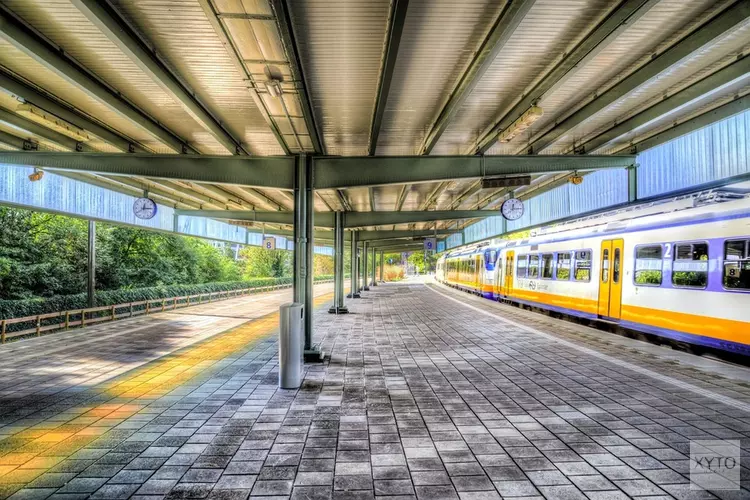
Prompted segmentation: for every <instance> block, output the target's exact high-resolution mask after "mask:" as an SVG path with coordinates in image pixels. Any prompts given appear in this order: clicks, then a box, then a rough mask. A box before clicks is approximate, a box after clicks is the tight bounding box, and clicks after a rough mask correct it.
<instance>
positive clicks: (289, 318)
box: [279, 302, 305, 389]
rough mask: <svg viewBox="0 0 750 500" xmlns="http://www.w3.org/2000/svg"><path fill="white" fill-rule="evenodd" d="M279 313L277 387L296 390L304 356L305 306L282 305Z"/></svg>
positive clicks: (296, 304) (299, 381) (296, 303)
mask: <svg viewBox="0 0 750 500" xmlns="http://www.w3.org/2000/svg"><path fill="white" fill-rule="evenodd" d="M279 312H280V318H279V387H280V388H282V389H298V388H299V386H300V385H301V384H302V366H303V363H304V354H305V336H304V334H303V329H304V324H305V305H304V304H300V303H298V302H293V303H291V304H284V305H282V306H281V308H280V311H279Z"/></svg>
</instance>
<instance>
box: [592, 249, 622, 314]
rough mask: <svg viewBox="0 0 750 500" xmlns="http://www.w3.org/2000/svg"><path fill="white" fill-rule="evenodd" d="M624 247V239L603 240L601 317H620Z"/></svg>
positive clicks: (600, 272)
mask: <svg viewBox="0 0 750 500" xmlns="http://www.w3.org/2000/svg"><path fill="white" fill-rule="evenodd" d="M623 247H624V241H623V240H604V241H602V252H601V255H600V259H601V261H600V263H601V265H600V266H599V306H598V307H599V309H598V314H599V317H601V318H613V319H620V310H621V308H622V256H623Z"/></svg>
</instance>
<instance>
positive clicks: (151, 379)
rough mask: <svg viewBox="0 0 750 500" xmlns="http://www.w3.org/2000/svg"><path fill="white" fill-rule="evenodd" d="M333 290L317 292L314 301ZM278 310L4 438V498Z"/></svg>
mask: <svg viewBox="0 0 750 500" xmlns="http://www.w3.org/2000/svg"><path fill="white" fill-rule="evenodd" d="M332 297H333V294H331V293H328V294H325V295H320V296H318V297H316V298H315V301H314V304H315V307H316V308H317V307H320V306H321V305H323V304H325V303H327V302H330V301H331V299H332ZM278 325H279V314H278V313H272V314H267V315H265V316H262V317H260V318H258V319H256V320H251V321H248V322H247V323H244V324H242V325H241V326H238V327H236V328H233V329H231V330H229V331H227V332H225V333H221V334H218V335H215V336H214V337H211V338H210V339H207V340H205V341H203V342H199V343H197V344H193V345H192V346H190V347H186V348H184V349H181V350H178V351H176V352H173V353H170V354H168V355H166V356H164V357H162V358H159V359H157V360H154V361H152V362H150V363H148V364H146V365H144V366H142V367H139V368H136V369H134V370H131V371H130V372H128V373H126V374H124V375H121V376H119V377H117V378H116V379H114V380H111V381H108V382H104V383H102V384H99V385H97V386H94V387H92V388H91V390H92V391H93V392H98V393H103V394H106V395H107V396H109V397H110V398H111V399H110V401H109V402H107V403H105V404H100V405H97V406H79V407H74V408H68V409H65V410H64V411H62V412H61V413H60V414H58V415H55V416H53V417H50V418H48V419H45V420H44V421H42V422H40V423H38V424H36V425H34V426H32V427H30V428H27V429H23V430H19V432H17V433H15V434H13V435H12V436H11V437H9V438H6V439H4V440H2V441H0V498H7V497H8V496H10V495H11V494H12V493H13V492H14V491H17V490H18V489H21V488H22V487H24V486H25V485H26V484H28V483H30V482H31V481H33V480H34V479H36V478H37V477H39V476H40V475H41V474H44V473H45V472H47V471H48V470H49V469H50V468H52V467H54V466H55V465H57V464H58V463H60V462H61V461H63V460H65V459H66V458H68V457H70V456H71V455H73V454H74V453H76V452H77V451H79V450H81V449H82V448H84V447H85V446H86V445H88V444H89V443H91V442H92V441H94V440H96V439H97V438H99V437H101V436H102V435H103V434H105V433H106V432H107V431H108V430H110V429H112V428H114V427H115V426H117V425H119V424H120V423H122V422H123V421H125V420H126V419H128V418H129V417H132V416H133V415H135V414H137V413H138V412H139V411H141V410H143V409H144V408H145V407H146V406H147V405H148V404H149V402H150V401H153V400H155V399H158V398H160V397H162V396H164V395H166V394H168V393H169V392H171V391H173V390H174V389H176V388H178V387H179V386H180V385H182V384H183V383H185V382H187V381H189V380H190V379H192V378H193V377H195V376H197V375H199V374H201V373H203V372H205V371H206V370H208V369H210V368H211V367H212V366H214V365H215V364H216V363H217V362H219V361H221V360H223V359H224V358H226V357H227V356H231V355H234V354H236V353H239V352H242V351H247V350H250V349H252V348H253V346H255V345H256V344H257V342H258V341H259V340H262V339H265V338H268V337H269V336H271V335H272V334H275V333H276V332H277V331H278Z"/></svg>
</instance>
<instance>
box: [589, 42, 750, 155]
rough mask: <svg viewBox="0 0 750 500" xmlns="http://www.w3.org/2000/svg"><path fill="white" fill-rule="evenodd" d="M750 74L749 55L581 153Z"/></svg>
mask: <svg viewBox="0 0 750 500" xmlns="http://www.w3.org/2000/svg"><path fill="white" fill-rule="evenodd" d="M748 73H750V55H746V56H745V57H743V58H742V59H738V60H736V61H735V62H733V63H732V64H730V65H729V66H725V67H724V68H722V69H720V70H718V71H716V72H715V73H713V74H711V75H709V76H707V77H705V78H703V79H701V80H699V81H697V82H695V83H694V84H692V85H690V86H688V87H686V88H684V89H682V90H680V91H678V92H675V93H674V94H672V95H671V96H669V97H666V98H664V99H662V100H661V101H659V102H658V103H657V104H654V105H653V106H651V107H649V108H647V109H645V110H643V111H641V112H640V113H638V114H637V115H634V116H632V117H630V118H628V119H627V120H625V121H622V122H620V123H618V124H617V125H615V126H614V127H612V128H610V129H608V130H606V131H604V132H602V133H601V134H599V135H597V136H596V137H593V138H591V139H590V140H588V141H586V142H585V143H583V144H581V146H580V148H581V151H582V152H586V151H595V150H596V149H598V148H599V147H601V146H603V145H605V144H607V143H609V142H611V141H613V140H615V139H617V138H618V137H621V136H623V135H625V134H627V133H629V132H632V131H633V130H635V129H637V128H638V127H641V126H643V125H646V124H647V123H649V122H651V121H653V120H655V119H657V118H659V117H661V116H664V115H666V114H668V113H670V112H672V111H674V110H676V109H677V108H679V107H681V106H683V105H685V104H687V103H689V102H691V101H693V100H695V99H698V98H701V97H705V96H706V95H707V94H710V93H711V92H712V91H714V90H716V89H718V88H719V87H722V86H725V85H727V84H730V83H732V82H734V81H736V80H738V79H742V78H745V77H747V76H748Z"/></svg>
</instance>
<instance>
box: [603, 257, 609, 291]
mask: <svg viewBox="0 0 750 500" xmlns="http://www.w3.org/2000/svg"><path fill="white" fill-rule="evenodd" d="M608 281H609V248H605V249H604V252H602V283H606V282H608Z"/></svg>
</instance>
